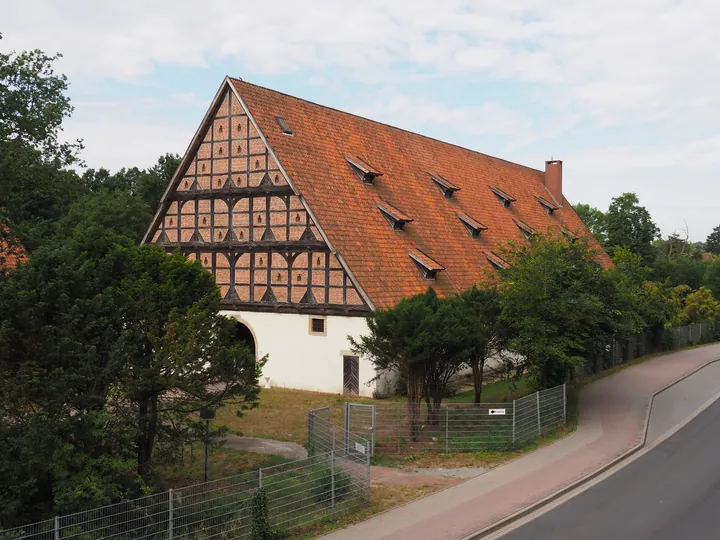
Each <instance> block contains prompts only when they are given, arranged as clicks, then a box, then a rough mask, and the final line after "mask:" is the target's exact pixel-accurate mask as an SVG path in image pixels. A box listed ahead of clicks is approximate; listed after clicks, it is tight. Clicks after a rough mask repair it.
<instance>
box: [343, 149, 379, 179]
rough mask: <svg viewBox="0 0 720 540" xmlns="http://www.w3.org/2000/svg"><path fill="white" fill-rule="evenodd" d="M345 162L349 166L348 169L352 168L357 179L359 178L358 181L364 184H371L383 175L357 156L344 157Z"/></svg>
mask: <svg viewBox="0 0 720 540" xmlns="http://www.w3.org/2000/svg"><path fill="white" fill-rule="evenodd" d="M345 160H346V161H347V162H348V163H349V164H350V167H352V169H353V171H354V172H355V174H357V176H358V178H360V180H362V181H363V183H365V184H372V183H373V182H374V181H375V178H377V177H378V176H382V174H383V173H381V172H380V171H378V170H377V169H376V168H375V167H373V166H372V165H370V164H369V163H368V162H367V161H365V160H364V159H362V158H360V157H358V156H356V157H354V158H351V157H350V156H347V155H346V156H345Z"/></svg>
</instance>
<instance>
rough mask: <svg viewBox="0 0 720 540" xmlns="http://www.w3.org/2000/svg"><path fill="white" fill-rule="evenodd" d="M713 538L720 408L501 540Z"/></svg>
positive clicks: (719, 476) (717, 525)
mask: <svg viewBox="0 0 720 540" xmlns="http://www.w3.org/2000/svg"><path fill="white" fill-rule="evenodd" d="M559 538H568V539H573V540H591V539H593V540H594V539H598V540H599V539H608V538H611V539H613V540H625V539H627V540H645V539H648V540H649V539H652V540H678V539H694V538H698V539H705V538H708V539H709V538H720V401H717V402H715V403H713V404H712V405H711V406H710V407H709V408H708V409H706V410H705V411H704V412H702V413H701V414H700V415H699V416H698V417H697V418H695V419H694V420H692V421H691V422H690V423H689V424H687V425H686V426H685V427H683V428H682V429H681V430H680V431H678V432H677V433H675V434H674V435H673V436H671V437H670V438H669V439H667V440H665V441H664V442H662V443H660V444H659V445H658V446H656V447H655V448H653V449H652V450H650V451H649V452H648V453H647V454H645V455H644V456H642V457H640V458H639V459H637V460H636V461H634V462H632V463H630V464H629V465H628V466H626V467H624V468H623V469H620V470H619V471H618V472H617V473H615V474H613V475H612V476H610V477H608V478H607V479H605V480H603V481H602V482H600V483H599V484H597V485H595V486H593V487H591V488H590V489H588V490H587V491H585V492H583V493H581V494H580V495H578V496H576V497H574V498H572V499H570V500H569V501H567V502H565V503H563V504H562V505H560V506H558V507H557V508H554V509H553V510H551V511H549V512H548V513H546V514H543V515H541V516H540V517H538V518H537V519H535V520H533V521H531V522H529V523H527V524H525V525H523V526H522V527H520V528H518V529H516V530H514V531H512V532H510V533H508V534H506V535H505V536H503V537H502V539H503V540H556V539H559Z"/></svg>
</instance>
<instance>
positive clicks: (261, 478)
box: [258, 467, 263, 488]
mask: <svg viewBox="0 0 720 540" xmlns="http://www.w3.org/2000/svg"><path fill="white" fill-rule="evenodd" d="M262 481H263V476H262V467H260V468H259V469H258V487H260V488H261V487H263V486H262Z"/></svg>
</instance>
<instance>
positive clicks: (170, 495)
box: [168, 488, 173, 540]
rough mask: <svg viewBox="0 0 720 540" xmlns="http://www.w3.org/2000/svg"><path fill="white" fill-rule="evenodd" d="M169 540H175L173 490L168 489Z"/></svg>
mask: <svg viewBox="0 0 720 540" xmlns="http://www.w3.org/2000/svg"><path fill="white" fill-rule="evenodd" d="M168 540H173V490H172V488H170V489H168Z"/></svg>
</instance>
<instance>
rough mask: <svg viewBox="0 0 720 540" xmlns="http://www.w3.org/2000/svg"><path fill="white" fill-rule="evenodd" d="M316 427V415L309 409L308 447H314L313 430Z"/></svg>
mask: <svg viewBox="0 0 720 540" xmlns="http://www.w3.org/2000/svg"><path fill="white" fill-rule="evenodd" d="M314 429H315V415H314V414H313V412H312V411H308V449H311V448H313V440H312V439H313V430H314Z"/></svg>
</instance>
